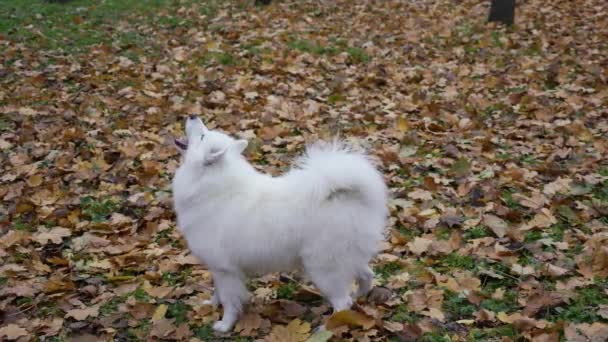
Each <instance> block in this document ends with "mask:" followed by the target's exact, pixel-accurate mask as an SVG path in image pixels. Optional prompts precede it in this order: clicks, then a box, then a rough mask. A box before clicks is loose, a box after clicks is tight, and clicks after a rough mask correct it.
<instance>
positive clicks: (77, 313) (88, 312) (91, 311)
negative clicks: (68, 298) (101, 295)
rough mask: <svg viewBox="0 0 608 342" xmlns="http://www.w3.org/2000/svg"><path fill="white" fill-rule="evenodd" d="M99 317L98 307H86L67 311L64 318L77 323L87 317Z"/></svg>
mask: <svg viewBox="0 0 608 342" xmlns="http://www.w3.org/2000/svg"><path fill="white" fill-rule="evenodd" d="M98 315H99V305H93V306H88V307H86V308H84V309H72V310H69V311H68V312H67V313H66V314H65V316H64V318H70V317H71V318H74V319H75V320H77V321H83V320H85V319H87V318H88V317H97V316H98Z"/></svg>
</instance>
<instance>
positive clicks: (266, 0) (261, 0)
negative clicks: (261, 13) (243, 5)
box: [255, 0, 271, 6]
mask: <svg viewBox="0 0 608 342" xmlns="http://www.w3.org/2000/svg"><path fill="white" fill-rule="evenodd" d="M270 1H271V0H255V5H256V6H259V5H270Z"/></svg>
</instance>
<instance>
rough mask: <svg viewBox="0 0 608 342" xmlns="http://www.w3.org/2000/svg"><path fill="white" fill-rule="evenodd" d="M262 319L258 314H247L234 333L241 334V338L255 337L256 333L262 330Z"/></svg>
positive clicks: (238, 323) (237, 324)
mask: <svg viewBox="0 0 608 342" xmlns="http://www.w3.org/2000/svg"><path fill="white" fill-rule="evenodd" d="M261 324H262V317H260V315H259V314H257V313H246V314H245V315H243V316H242V317H241V319H240V320H239V321H238V322H237V323H236V326H235V327H234V331H236V332H238V333H240V335H241V336H254V335H255V334H254V332H255V331H256V330H258V329H259V328H260V325H261Z"/></svg>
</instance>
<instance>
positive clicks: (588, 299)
mask: <svg viewBox="0 0 608 342" xmlns="http://www.w3.org/2000/svg"><path fill="white" fill-rule="evenodd" d="M607 288H608V282H606V281H605V280H603V281H596V284H595V285H593V286H589V287H586V288H583V289H579V290H578V291H577V293H576V296H575V297H574V299H572V301H571V302H570V303H569V304H567V305H563V306H559V307H556V308H554V309H553V310H552V313H551V314H550V315H549V316H548V319H549V320H552V321H556V320H563V321H566V322H573V323H593V322H601V321H603V322H606V321H608V320H607V319H605V318H602V317H601V316H600V315H598V314H597V308H598V306H599V305H602V304H604V305H605V304H608V296H606V294H605V292H604V291H605V290H606V289H607Z"/></svg>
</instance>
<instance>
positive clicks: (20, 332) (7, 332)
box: [0, 323, 29, 340]
mask: <svg viewBox="0 0 608 342" xmlns="http://www.w3.org/2000/svg"><path fill="white" fill-rule="evenodd" d="M27 335H29V333H28V332H27V330H25V329H23V328H22V327H20V326H18V325H17V324H12V323H11V324H8V325H5V326H3V327H2V328H0V337H4V338H6V339H7V340H16V339H18V338H19V337H23V336H27Z"/></svg>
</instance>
